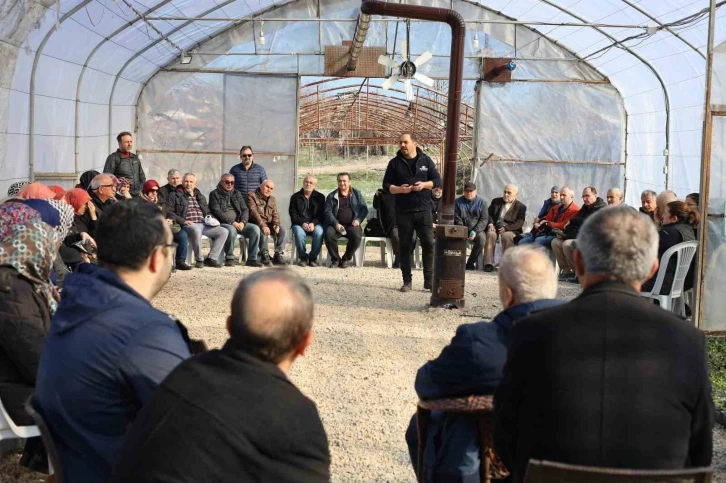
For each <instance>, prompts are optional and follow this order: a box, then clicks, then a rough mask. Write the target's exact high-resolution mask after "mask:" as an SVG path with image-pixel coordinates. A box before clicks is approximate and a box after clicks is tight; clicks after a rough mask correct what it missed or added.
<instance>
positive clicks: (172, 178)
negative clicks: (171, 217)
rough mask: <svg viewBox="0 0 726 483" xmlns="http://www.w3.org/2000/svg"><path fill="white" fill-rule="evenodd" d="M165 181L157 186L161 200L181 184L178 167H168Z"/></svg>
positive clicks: (164, 200) (164, 199)
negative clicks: (162, 184) (160, 185)
mask: <svg viewBox="0 0 726 483" xmlns="http://www.w3.org/2000/svg"><path fill="white" fill-rule="evenodd" d="M166 181H167V183H166V184H165V185H164V186H162V187H161V188H159V194H158V196H159V199H160V200H161V201H163V202H166V200H167V198H169V196H171V194H172V193H174V192H175V191H176V189H177V187H178V186H179V185H180V184H181V173H180V172H179V170H178V169H170V170H169V172H168V173H167V174H166Z"/></svg>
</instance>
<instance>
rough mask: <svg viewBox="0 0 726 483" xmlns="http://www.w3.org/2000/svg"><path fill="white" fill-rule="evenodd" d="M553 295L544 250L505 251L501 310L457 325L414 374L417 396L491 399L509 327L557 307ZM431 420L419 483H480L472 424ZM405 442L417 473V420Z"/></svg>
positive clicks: (452, 418)
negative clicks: (441, 347) (490, 316)
mask: <svg viewBox="0 0 726 483" xmlns="http://www.w3.org/2000/svg"><path fill="white" fill-rule="evenodd" d="M556 296H557V278H556V277H555V273H554V270H552V262H551V261H550V259H549V256H548V255H547V253H546V251H545V250H544V249H542V248H539V247H536V246H534V245H528V246H522V247H513V248H511V249H509V250H507V251H506V253H504V254H503V255H502V259H501V261H500V264H499V299H500V300H501V302H502V307H503V309H504V310H503V311H502V312H500V313H499V314H497V315H496V316H495V317H494V319H492V321H491V322H484V321H482V322H476V323H473V324H464V325H461V326H459V328H458V329H457V330H456V335H455V336H454V338H453V339H452V340H451V343H450V344H449V345H448V346H446V347H445V348H444V350H443V351H442V352H441V354H440V355H439V357H438V358H436V359H434V360H432V361H429V362H427V363H426V364H424V365H423V367H421V369H419V370H418V373H417V375H416V384H415V387H416V392H417V394H418V396H419V397H420V398H421V399H439V398H450V397H463V396H469V395H471V394H479V395H489V394H493V393H494V390H495V389H496V387H497V385H498V384H499V380H500V379H501V375H502V367H503V366H504V362H505V360H506V356H507V343H508V340H509V333H510V331H511V329H512V325H513V324H514V322H515V321H516V320H518V319H521V318H522V317H526V316H527V315H529V314H531V313H534V312H537V311H541V310H544V309H548V308H550V307H554V306H556V305H559V304H561V303H562V302H561V301H558V300H553V299H554V298H555V297H556ZM431 416H432V418H431V422H430V425H429V429H428V433H427V441H426V445H427V446H428V447H429V448H427V451H426V458H425V459H426V460H425V462H424V472H425V475H424V478H423V480H420V481H479V477H478V476H477V475H478V473H479V437H478V431H477V425H476V421H475V420H474V419H472V418H471V417H468V416H465V415H456V414H448V415H443V414H441V413H432V415H431ZM444 426H446V431H444ZM406 441H407V442H408V447H409V452H410V455H411V462H412V463H413V467H414V470H416V469H417V468H418V465H417V449H416V448H417V444H418V441H417V429H416V418H415V416H414V418H413V419H412V420H411V424H410V426H409V428H408V431H407V432H406ZM434 441H439V443H434ZM419 476H420V475H419Z"/></svg>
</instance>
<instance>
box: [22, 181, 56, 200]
mask: <svg viewBox="0 0 726 483" xmlns="http://www.w3.org/2000/svg"><path fill="white" fill-rule="evenodd" d="M18 197H19V198H23V199H24V200H52V199H53V198H55V191H53V190H52V189H50V188H48V187H47V186H46V185H44V184H43V183H39V182H37V181H36V182H35V183H30V184H28V185H26V186H23V187H22V188H21V189H20V191H19V192H18Z"/></svg>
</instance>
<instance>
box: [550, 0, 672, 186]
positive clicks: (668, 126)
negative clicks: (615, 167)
mask: <svg viewBox="0 0 726 483" xmlns="http://www.w3.org/2000/svg"><path fill="white" fill-rule="evenodd" d="M541 1H542V3H546V4H547V5H549V6H550V7H553V8H556V9H557V10H559V11H561V12H562V13H565V14H567V15H569V16H571V17H573V18H576V19H577V20H579V21H580V22H587V19H585V18H584V17H582V16H580V15H578V14H576V13H574V12H572V11H570V10H569V9H567V8H565V7H562V6H560V5H557V4H556V3H554V2H552V1H551V0H541ZM591 28H592V29H594V30H596V31H598V32H599V33H600V34H602V35H603V36H605V37H607V38H609V39H610V40H612V41H613V42H617V41H618V39H616V38H615V37H613V36H612V35H610V34H609V33H607V32H606V31H604V30H603V29H601V28H599V27H591ZM538 33H539V32H538ZM540 35H542V36H544V37H546V36H545V35H544V34H540ZM618 47H619V48H621V49H623V50H625V51H626V52H628V53H630V55H632V56H633V57H635V58H636V59H638V60H639V61H640V62H641V63H642V64H643V65H645V66H646V67H647V68H648V70H650V71H651V72H652V73H653V75H654V76H655V77H656V79H658V82H659V83H660V85H661V88H662V90H663V98H664V104H665V114H666V125H665V144H666V145H665V168H666V183H665V189H668V184H669V181H670V155H671V154H670V137H671V99H670V95H669V94H668V89H667V88H666V85H665V82H664V81H663V78H662V77H661V76H660V74H659V73H658V70H657V69H656V68H655V67H653V64H651V63H650V62H648V61H647V60H646V59H644V58H643V57H642V56H641V55H640V54H638V53H637V52H635V51H633V50H632V49H631V48H630V47H626V46H624V45H619V46H618ZM585 62H587V61H585ZM626 129H627V128H626ZM627 163H628V159H627V157H626V159H625V166H626V169H627Z"/></svg>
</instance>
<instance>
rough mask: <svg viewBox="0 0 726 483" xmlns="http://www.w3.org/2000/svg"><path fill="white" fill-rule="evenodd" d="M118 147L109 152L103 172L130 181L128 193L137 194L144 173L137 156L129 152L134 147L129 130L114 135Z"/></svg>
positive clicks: (143, 179) (144, 180) (144, 176)
mask: <svg viewBox="0 0 726 483" xmlns="http://www.w3.org/2000/svg"><path fill="white" fill-rule="evenodd" d="M116 141H118V149H117V150H116V151H115V152H113V153H111V154H109V155H108V157H107V158H106V164H105V165H104V166H103V172H104V173H109V174H112V175H114V176H116V177H117V178H126V179H127V180H129V181H130V182H131V189H130V190H129V193H131V196H139V194H140V193H141V188H142V187H143V186H144V183H146V174H145V173H144V168H142V167H141V161H140V160H139V157H138V156H137V155H135V154H134V153H132V152H131V149H133V147H134V137H133V136H132V135H131V133H130V132H126V131H124V132H122V133H121V134H119V135H118V136H116Z"/></svg>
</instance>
